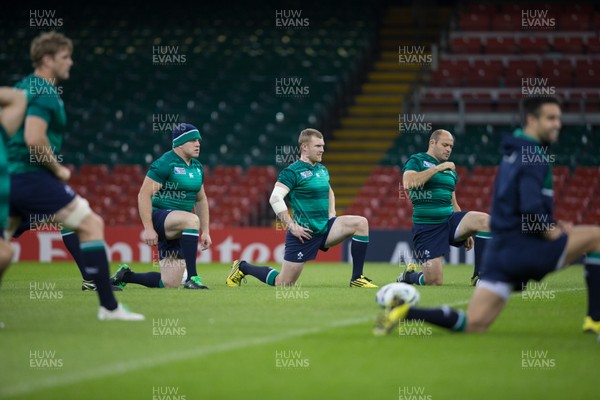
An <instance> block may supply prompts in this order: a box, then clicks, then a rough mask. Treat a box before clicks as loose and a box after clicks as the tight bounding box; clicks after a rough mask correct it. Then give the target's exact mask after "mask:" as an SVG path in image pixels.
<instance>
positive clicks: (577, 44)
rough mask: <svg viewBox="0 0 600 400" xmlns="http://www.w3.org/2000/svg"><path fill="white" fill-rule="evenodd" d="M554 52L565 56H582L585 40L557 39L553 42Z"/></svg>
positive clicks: (575, 38) (577, 38) (579, 38)
mask: <svg viewBox="0 0 600 400" xmlns="http://www.w3.org/2000/svg"><path fill="white" fill-rule="evenodd" d="M552 47H553V48H554V50H556V51H558V52H560V53H563V54H582V53H583V38H581V37H569V36H567V37H556V38H554V41H553V42H552Z"/></svg>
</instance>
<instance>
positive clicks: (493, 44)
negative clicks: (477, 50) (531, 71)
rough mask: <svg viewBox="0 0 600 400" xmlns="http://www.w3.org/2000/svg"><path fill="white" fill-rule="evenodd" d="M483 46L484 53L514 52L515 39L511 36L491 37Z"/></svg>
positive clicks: (515, 47) (515, 50)
mask: <svg viewBox="0 0 600 400" xmlns="http://www.w3.org/2000/svg"><path fill="white" fill-rule="evenodd" d="M483 48H484V52H485V53H486V54H515V53H516V52H517V41H516V40H515V38H513V37H491V38H488V39H487V41H486V43H485V45H484V47H483Z"/></svg>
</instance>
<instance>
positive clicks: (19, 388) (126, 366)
mask: <svg viewBox="0 0 600 400" xmlns="http://www.w3.org/2000/svg"><path fill="white" fill-rule="evenodd" d="M579 290H585V288H565V289H557V290H553V291H554V292H571V291H579ZM519 295H520V294H519V293H517V292H515V293H513V296H519ZM468 303H469V300H461V301H456V302H454V303H450V304H446V305H447V306H450V307H456V306H461V305H465V304H468ZM373 320H374V316H373V315H372V316H369V317H364V318H353V319H346V320H341V321H336V322H333V323H330V324H328V325H325V326H321V327H314V328H306V329H297V330H293V331H289V332H284V333H280V334H278V335H271V336H263V337H258V338H250V339H244V340H239V341H236V342H229V343H223V344H214V345H210V346H205V347H198V348H195V349H192V350H189V349H186V350H185V351H180V352H175V353H168V354H162V355H159V356H154V357H147V358H142V359H137V360H132V361H125V362H119V363H118V364H109V365H105V366H102V367H99V368H95V369H89V370H83V371H78V372H75V373H71V374H68V375H64V376H58V377H52V378H45V379H39V378H37V379H35V380H33V381H27V382H23V383H20V384H18V385H14V386H10V387H6V388H2V389H0V398H6V397H12V396H20V395H24V394H29V393H33V392H37V391H40V390H44V389H51V388H56V387H60V386H66V385H71V384H76V383H80V382H83V381H88V380H92V379H98V378H105V377H109V376H113V375H117V374H120V373H130V372H133V371H137V370H140V369H145V368H152V367H155V366H157V365H161V364H168V363H173V362H178V361H185V360H189V359H192V358H200V357H205V356H208V355H212V354H218V353H224V352H228V351H233V350H239V349H243V348H247V347H253V346H260V345H265V344H270V343H274V342H279V341H282V340H286V339H291V338H295V337H300V336H305V335H314V334H317V333H321V332H324V331H327V330H330V329H336V328H342V327H346V326H352V325H358V324H362V323H365V322H368V321H373Z"/></svg>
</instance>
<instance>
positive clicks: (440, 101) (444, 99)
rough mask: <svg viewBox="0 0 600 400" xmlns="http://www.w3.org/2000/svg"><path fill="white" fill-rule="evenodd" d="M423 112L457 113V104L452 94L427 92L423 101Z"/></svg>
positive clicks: (421, 100)
mask: <svg viewBox="0 0 600 400" xmlns="http://www.w3.org/2000/svg"><path fill="white" fill-rule="evenodd" d="M420 102H421V109H422V111H430V112H434V111H457V110H458V107H457V103H456V100H455V99H454V96H453V95H452V93H450V92H425V93H424V95H422V97H421V99H420Z"/></svg>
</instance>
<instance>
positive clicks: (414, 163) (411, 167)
mask: <svg viewBox="0 0 600 400" xmlns="http://www.w3.org/2000/svg"><path fill="white" fill-rule="evenodd" d="M406 171H417V172H421V166H420V165H419V161H418V160H417V159H416V158H414V157H411V158H409V159H408V161H407V162H406V164H404V167H403V168H402V172H406Z"/></svg>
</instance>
